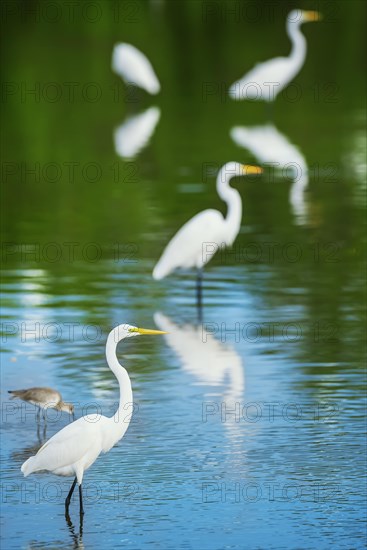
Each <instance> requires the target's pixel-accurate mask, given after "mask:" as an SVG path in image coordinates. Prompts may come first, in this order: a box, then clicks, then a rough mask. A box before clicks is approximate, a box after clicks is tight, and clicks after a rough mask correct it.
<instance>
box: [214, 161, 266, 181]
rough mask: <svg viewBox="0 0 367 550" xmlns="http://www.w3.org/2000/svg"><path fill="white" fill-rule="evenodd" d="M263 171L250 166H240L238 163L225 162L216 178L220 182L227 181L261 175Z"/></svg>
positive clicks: (257, 167) (258, 167)
mask: <svg viewBox="0 0 367 550" xmlns="http://www.w3.org/2000/svg"><path fill="white" fill-rule="evenodd" d="M262 172H263V169H262V168H260V166H252V165H251V164H241V163H240V162H227V163H226V164H225V165H224V166H222V168H221V170H220V172H219V174H218V178H219V179H220V180H222V181H225V180H227V181H228V180H229V179H231V178H234V177H236V176H251V175H258V174H262Z"/></svg>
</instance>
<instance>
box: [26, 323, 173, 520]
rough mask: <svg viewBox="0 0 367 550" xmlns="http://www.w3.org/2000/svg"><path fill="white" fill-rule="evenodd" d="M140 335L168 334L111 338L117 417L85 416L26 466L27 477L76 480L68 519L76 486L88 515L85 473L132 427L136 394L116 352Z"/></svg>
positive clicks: (133, 332)
mask: <svg viewBox="0 0 367 550" xmlns="http://www.w3.org/2000/svg"><path fill="white" fill-rule="evenodd" d="M139 334H164V332H162V331H160V330H150V329H143V328H137V327H134V326H131V325H119V326H117V327H116V328H114V329H113V330H112V331H111V332H110V334H109V335H108V338H107V343H106V359H107V363H108V366H109V367H110V369H111V370H112V372H113V374H114V375H115V376H116V378H117V380H118V383H119V385H120V403H119V407H118V409H117V411H116V413H115V414H114V416H112V417H110V418H109V417H107V416H101V417H100V418H99V419H98V421H96V417H95V415H86V416H82V417H81V418H79V419H78V420H76V421H75V422H73V423H72V424H69V425H68V426H66V427H65V428H63V429H62V430H60V431H59V432H57V433H56V434H55V435H54V436H53V437H51V439H49V440H48V441H47V442H46V443H45V444H44V445H43V446H42V447H41V448H40V450H39V451H38V453H37V454H36V455H35V456H31V457H30V458H29V459H28V460H26V461H25V462H24V463H23V465H22V468H21V470H22V472H23V474H24V476H25V477H26V476H28V475H29V474H32V473H33V472H38V471H40V470H47V471H49V472H51V473H53V474H56V475H60V476H75V479H74V482H73V484H72V486H71V489H70V491H69V494H68V496H67V497H66V500H65V515H66V516H67V517H68V515H69V505H70V499H71V496H72V494H73V491H74V489H75V485H76V483H78V485H79V506H80V514H81V515H82V514H84V510H83V497H82V481H83V474H84V471H85V470H87V469H88V468H89V467H90V466H91V465H92V464H93V463H94V462H95V460H96V459H97V457H98V456H99V454H100V453H101V452H102V453H107V452H108V451H109V450H110V449H111V448H112V447H113V446H114V445H115V443H117V442H118V441H119V440H120V439H121V438H122V437H123V435H124V433H125V432H126V430H127V428H128V426H129V422H130V418H129V419H128V420H127V419H126V406H127V405H129V404H132V402H133V394H132V390H131V382H130V378H129V375H128V373H127V371H126V370H125V369H124V367H123V366H122V365H121V364H120V363H119V361H118V359H117V356H116V348H117V344H118V343H119V342H120V341H121V340H123V339H124V338H128V337H131V336H138V335H139Z"/></svg>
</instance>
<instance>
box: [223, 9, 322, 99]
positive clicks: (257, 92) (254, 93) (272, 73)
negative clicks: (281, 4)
mask: <svg viewBox="0 0 367 550" xmlns="http://www.w3.org/2000/svg"><path fill="white" fill-rule="evenodd" d="M319 19H320V14H319V13H318V12H315V11H304V10H293V11H291V12H290V13H289V14H288V16H287V34H288V36H289V38H290V40H291V42H292V50H291V53H290V55H289V56H288V57H275V58H273V59H270V60H268V61H265V62H263V63H258V64H257V65H256V66H255V67H254V68H253V69H252V70H250V71H249V72H248V73H246V74H245V75H244V76H243V77H242V78H240V79H238V80H236V82H234V83H233V84H232V85H231V87H230V88H229V91H228V93H229V95H230V97H232V99H235V100H242V99H253V100H262V101H267V102H271V101H274V100H275V98H276V96H277V95H278V94H279V92H281V91H282V90H283V89H284V88H285V87H286V86H288V84H289V83H290V82H291V81H292V80H293V78H294V77H295V76H296V75H297V74H298V72H299V71H300V70H301V68H302V66H303V64H304V62H305V58H306V53H307V43H306V39H305V37H304V36H303V34H302V33H301V30H300V25H301V24H302V23H306V22H308V21H318V20H319Z"/></svg>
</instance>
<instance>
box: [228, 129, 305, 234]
mask: <svg viewBox="0 0 367 550" xmlns="http://www.w3.org/2000/svg"><path fill="white" fill-rule="evenodd" d="M230 135H231V138H232V139H233V141H234V142H235V143H236V145H238V146H239V147H244V148H245V149H247V150H248V151H251V153H252V154H253V155H254V156H255V157H256V158H257V160H258V161H259V162H261V163H263V164H271V165H272V166H274V167H275V168H276V169H277V170H281V171H282V173H283V176H284V175H285V174H286V173H288V171H290V172H291V173H292V175H293V183H292V186H291V189H290V191H289V203H290V205H291V209H292V212H293V215H294V217H295V221H296V223H297V224H299V225H304V224H306V223H307V221H308V205H307V202H306V200H305V190H306V188H307V186H308V166H307V162H306V159H305V157H304V156H303V155H302V153H301V152H300V150H299V149H298V148H297V147H296V146H295V145H293V144H292V143H290V141H288V139H287V137H286V136H285V135H284V134H282V133H281V132H279V130H278V129H277V128H276V127H275V126H274V125H272V124H265V125H263V126H252V127H246V126H235V127H233V128H232V129H231V131H230Z"/></svg>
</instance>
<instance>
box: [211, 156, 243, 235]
mask: <svg viewBox="0 0 367 550" xmlns="http://www.w3.org/2000/svg"><path fill="white" fill-rule="evenodd" d="M224 168H225V167H223V168H222V169H221V170H220V172H219V174H218V177H217V192H218V195H219V196H220V198H221V199H223V200H224V202H226V203H227V207H228V211H227V217H226V218H225V222H224V223H225V225H226V228H227V234H226V244H229V245H231V244H232V243H233V241H234V239H235V238H236V235H237V233H238V231H239V229H240V226H241V220H242V200H241V196H240V194H239V192H238V191H237V190H236V189H233V187H230V185H229V180H230V178H231V177H232V176H234V174H233V173H231V172H229V171H228V170H224Z"/></svg>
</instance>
